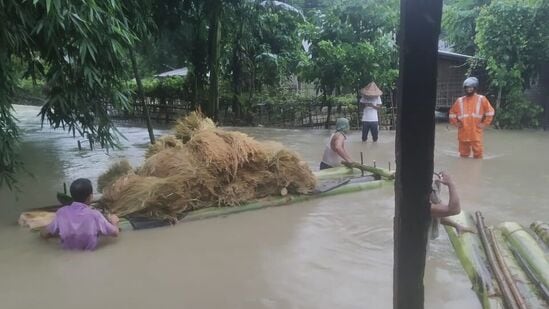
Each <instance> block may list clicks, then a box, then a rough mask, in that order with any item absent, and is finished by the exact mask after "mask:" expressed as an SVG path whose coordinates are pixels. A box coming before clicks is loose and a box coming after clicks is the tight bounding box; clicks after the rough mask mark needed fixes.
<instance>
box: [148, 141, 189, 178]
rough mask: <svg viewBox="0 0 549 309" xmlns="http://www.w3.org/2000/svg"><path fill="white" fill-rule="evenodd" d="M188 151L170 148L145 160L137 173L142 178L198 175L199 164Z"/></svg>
mask: <svg viewBox="0 0 549 309" xmlns="http://www.w3.org/2000/svg"><path fill="white" fill-rule="evenodd" d="M195 161H196V160H194V157H193V156H191V154H190V153H189V151H188V149H187V148H186V147H183V148H181V149H175V148H169V149H165V150H162V151H160V152H159V153H157V154H155V155H153V156H151V157H150V158H148V159H146V160H145V163H144V164H143V166H142V167H141V168H139V170H138V171H137V174H138V175H141V176H155V177H169V176H173V175H181V174H196V173H198V172H200V171H199V170H198V165H199V162H195Z"/></svg>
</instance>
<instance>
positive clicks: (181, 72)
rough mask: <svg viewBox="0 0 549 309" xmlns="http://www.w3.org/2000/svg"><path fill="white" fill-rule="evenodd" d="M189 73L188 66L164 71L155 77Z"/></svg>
mask: <svg viewBox="0 0 549 309" xmlns="http://www.w3.org/2000/svg"><path fill="white" fill-rule="evenodd" d="M188 73H189V69H187V68H179V69H175V70H171V71H168V72H163V73H160V74H157V75H155V77H170V76H187V74H188Z"/></svg>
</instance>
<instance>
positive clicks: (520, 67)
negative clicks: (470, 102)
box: [475, 0, 549, 128]
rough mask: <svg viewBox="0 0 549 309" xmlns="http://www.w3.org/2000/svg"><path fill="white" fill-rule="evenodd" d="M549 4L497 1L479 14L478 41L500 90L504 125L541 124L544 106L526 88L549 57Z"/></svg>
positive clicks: (525, 0) (498, 105) (494, 84)
mask: <svg viewBox="0 0 549 309" xmlns="http://www.w3.org/2000/svg"><path fill="white" fill-rule="evenodd" d="M547 19H549V5H547V2H544V1H529V0H521V1H507V0H497V1H493V2H492V3H491V4H490V5H489V6H487V7H485V8H484V9H483V10H482V11H481V13H480V16H479V18H478V21H477V29H478V33H477V36H476V38H475V41H476V43H477V45H478V50H479V56H480V57H481V58H483V59H484V60H485V62H486V68H487V70H488V73H489V75H490V78H491V87H492V89H493V90H494V91H496V92H497V93H498V95H497V103H496V108H497V109H498V117H497V121H498V123H499V125H500V126H501V127H506V128H522V127H530V126H533V127H537V126H539V118H540V115H541V107H539V106H537V105H535V104H533V103H531V102H529V101H527V100H526V99H524V96H523V92H524V90H525V89H527V88H529V86H530V83H531V81H532V80H533V79H534V78H536V77H537V75H538V73H539V71H538V70H539V68H540V67H541V64H542V63H546V62H547V61H549V29H548V27H547V23H546V21H547Z"/></svg>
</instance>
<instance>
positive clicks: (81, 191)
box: [70, 178, 93, 203]
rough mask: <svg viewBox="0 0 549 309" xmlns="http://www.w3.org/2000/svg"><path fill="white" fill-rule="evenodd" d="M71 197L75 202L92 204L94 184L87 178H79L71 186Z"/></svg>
mask: <svg viewBox="0 0 549 309" xmlns="http://www.w3.org/2000/svg"><path fill="white" fill-rule="evenodd" d="M70 190H71V196H72V199H73V200H74V201H75V202H79V203H87V202H90V200H91V196H92V193H93V187H92V183H91V181H90V180H89V179H87V178H78V179H76V180H75V181H73V183H72V184H71V189H70Z"/></svg>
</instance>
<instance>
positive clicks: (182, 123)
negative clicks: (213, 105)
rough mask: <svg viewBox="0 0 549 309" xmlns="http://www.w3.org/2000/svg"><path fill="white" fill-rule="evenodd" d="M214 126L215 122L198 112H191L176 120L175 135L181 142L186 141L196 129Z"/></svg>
mask: <svg viewBox="0 0 549 309" xmlns="http://www.w3.org/2000/svg"><path fill="white" fill-rule="evenodd" d="M214 128H215V123H214V122H213V121H212V120H211V119H210V118H207V117H204V115H202V113H200V112H192V113H190V114H189V115H188V116H187V117H184V118H182V119H179V120H177V123H176V124H175V127H174V129H175V136H176V137H177V138H178V139H180V140H181V141H182V142H183V143H186V142H188V141H189V140H190V139H191V137H192V136H193V134H194V133H196V132H198V131H201V130H208V129H214Z"/></svg>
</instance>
